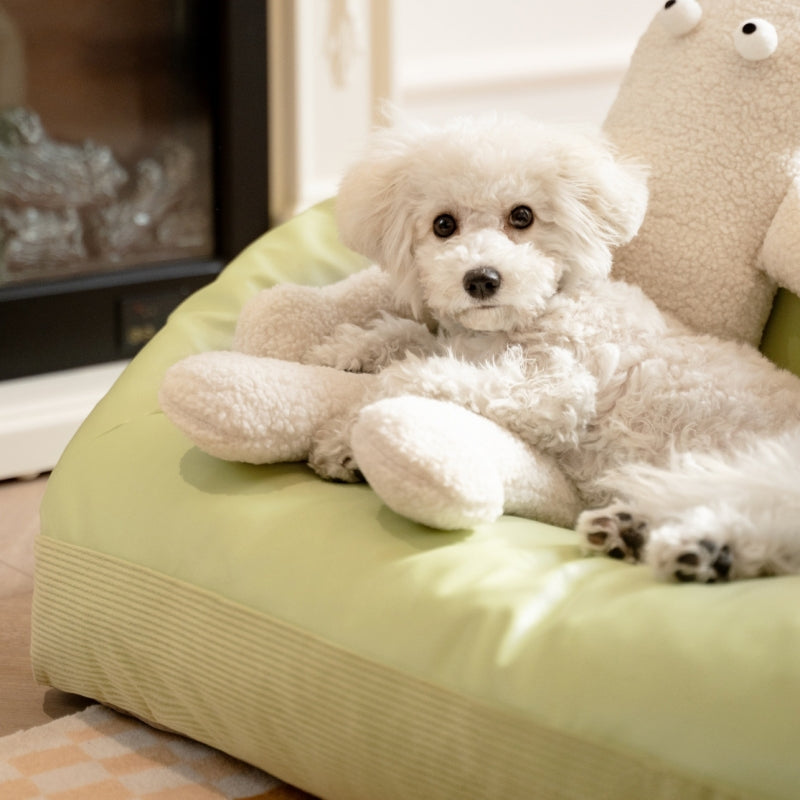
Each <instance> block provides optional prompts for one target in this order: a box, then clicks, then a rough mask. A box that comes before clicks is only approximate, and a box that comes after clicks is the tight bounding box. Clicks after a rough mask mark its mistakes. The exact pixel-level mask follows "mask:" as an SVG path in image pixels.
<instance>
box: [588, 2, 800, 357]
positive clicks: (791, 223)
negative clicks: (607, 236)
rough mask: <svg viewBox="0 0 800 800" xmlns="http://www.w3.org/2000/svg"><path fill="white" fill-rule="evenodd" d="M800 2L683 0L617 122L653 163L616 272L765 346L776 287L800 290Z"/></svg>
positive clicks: (651, 41)
mask: <svg viewBox="0 0 800 800" xmlns="http://www.w3.org/2000/svg"><path fill="white" fill-rule="evenodd" d="M798 79H800V4H798V3H797V2H796V0H791V1H788V0H700V2H698V0H669V1H668V2H665V3H664V6H663V8H662V10H661V11H660V12H659V13H658V14H657V15H656V17H655V19H654V20H653V22H652V24H651V25H650V27H649V28H648V30H647V31H646V33H645V34H644V35H643V36H642V38H641V40H640V42H639V44H638V46H637V49H636V51H635V53H634V55H633V58H632V60H631V65H630V68H629V70H628V72H627V74H626V76H625V78H624V80H623V82H622V86H621V88H620V90H619V94H618V96H617V99H616V101H615V103H614V104H613V106H612V108H611V110H610V112H609V114H608V117H607V119H606V122H605V126H604V128H605V132H606V134H607V135H608V136H609V137H610V138H611V140H612V141H614V142H615V143H616V144H617V146H618V147H619V149H620V150H621V151H622V152H623V153H625V154H626V155H629V156H632V157H635V158H638V159H640V160H641V161H643V162H644V163H645V164H648V165H649V166H650V170H651V177H650V206H649V209H648V212H647V216H646V217H645V220H644V223H643V224H642V227H641V229H640V231H639V233H638V235H637V236H636V238H635V239H633V241H631V242H630V243H629V244H628V245H626V246H624V247H622V248H620V250H619V251H618V252H617V253H616V254H615V261H614V275H615V277H617V278H620V279H622V280H626V281H629V282H630V283H635V284H637V285H639V286H641V287H642V288H643V289H644V290H645V292H646V293H647V294H648V295H650V297H651V298H652V299H653V300H655V301H656V303H657V304H658V305H659V307H660V308H661V309H662V310H666V311H670V312H671V313H673V314H674V315H675V316H677V317H678V318H679V319H681V320H682V321H683V322H685V323H686V324H687V325H689V326H691V327H692V328H694V329H695V330H697V331H701V332H704V333H712V334H715V335H717V336H721V337H723V338H728V339H739V340H742V341H747V342H750V343H751V344H753V345H758V343H759V341H760V339H761V333H762V330H763V328H764V324H765V322H766V320H767V317H768V315H769V312H770V309H771V307H772V300H773V296H774V294H775V290H776V287H778V286H781V287H785V288H787V289H789V290H791V291H792V292H794V293H796V294H800V92H798V91H797V81H798Z"/></svg>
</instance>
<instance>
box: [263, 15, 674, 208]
mask: <svg viewBox="0 0 800 800" xmlns="http://www.w3.org/2000/svg"><path fill="white" fill-rule="evenodd" d="M662 2H663V0H602V1H601V0H559V1H558V2H553V0H459V2H453V0H324V1H323V0H271V2H270V13H271V15H272V19H271V23H272V24H271V42H270V44H271V48H272V49H271V58H272V61H271V66H272V71H271V75H272V89H271V91H272V99H271V108H272V122H273V124H277V129H276V130H275V131H274V135H273V148H272V165H273V166H272V170H273V171H272V177H273V179H276V178H277V180H275V182H274V183H273V196H272V207H273V212H274V216H275V221H280V220H282V219H285V218H287V217H289V216H291V215H292V214H294V213H295V212H296V211H298V210H300V209H301V208H303V207H305V206H307V205H309V204H310V203H312V202H316V201H317V200H320V199H322V198H324V197H327V196H330V195H331V194H333V193H334V192H335V190H336V186H337V184H338V180H339V177H340V175H341V172H342V170H343V169H344V168H345V167H346V166H347V164H348V163H350V161H351V160H352V159H353V158H354V157H355V155H356V154H357V153H358V151H359V149H360V148H361V146H362V144H363V141H364V138H365V137H366V135H367V133H368V131H369V128H370V126H371V125H372V124H373V123H374V122H376V121H377V120H378V117H379V115H378V114H377V112H376V109H377V107H378V105H379V104H380V101H381V99H384V98H385V99H388V100H390V101H391V102H393V103H394V104H395V105H397V106H399V107H400V108H401V109H403V110H405V111H407V112H408V113H410V114H412V115H414V116H417V117H420V118H422V119H426V120H430V121H438V120H442V119H444V118H447V117H450V116H452V115H454V114H462V113H475V112H480V111H485V110H500V111H504V110H515V111H523V112H525V113H528V114H530V115H532V116H536V117H538V118H540V119H543V120H547V121H579V122H589V123H596V124H598V125H599V124H600V123H601V122H602V121H603V119H604V117H605V114H606V111H607V109H608V107H609V105H610V104H611V102H612V101H613V99H614V97H615V94H616V89H617V86H618V85H619V82H620V80H621V78H622V76H623V74H624V72H625V69H626V67H627V64H628V60H629V58H630V55H631V53H632V52H633V49H634V47H635V45H636V42H637V40H638V38H639V36H640V35H641V34H642V33H643V32H644V30H645V28H646V27H647V25H648V24H649V22H650V20H651V18H652V17H653V15H654V14H655V13H656V11H657V10H658V9H659V8H660V6H661V3H662ZM343 65H344V68H343Z"/></svg>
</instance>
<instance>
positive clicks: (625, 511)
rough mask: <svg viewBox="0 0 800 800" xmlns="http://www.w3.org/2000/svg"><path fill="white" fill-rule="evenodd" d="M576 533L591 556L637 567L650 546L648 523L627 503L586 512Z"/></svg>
mask: <svg viewBox="0 0 800 800" xmlns="http://www.w3.org/2000/svg"><path fill="white" fill-rule="evenodd" d="M575 530H576V531H577V532H578V534H579V535H580V537H581V539H582V541H583V546H584V548H585V549H586V551H587V552H589V553H595V554H599V555H606V556H609V558H615V559H617V560H618V561H627V562H628V563H630V564H637V563H638V562H639V561H641V560H642V557H643V551H644V547H645V545H646V544H647V534H648V529H647V522H646V520H644V519H642V517H640V516H638V515H637V514H636V513H635V512H634V511H633V510H632V509H631V508H630V507H629V506H627V505H625V504H624V503H612V504H611V505H610V506H606V507H605V508H594V509H590V510H589V511H584V512H583V513H582V514H581V515H580V516H579V517H578V523H577V525H576V526H575Z"/></svg>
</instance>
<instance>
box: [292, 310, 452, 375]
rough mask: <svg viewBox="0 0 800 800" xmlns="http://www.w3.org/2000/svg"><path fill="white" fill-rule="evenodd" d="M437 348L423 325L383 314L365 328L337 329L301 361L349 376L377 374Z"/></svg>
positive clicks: (348, 325)
mask: <svg viewBox="0 0 800 800" xmlns="http://www.w3.org/2000/svg"><path fill="white" fill-rule="evenodd" d="M436 348H437V341H436V337H435V336H434V335H433V334H432V333H431V332H430V331H429V330H428V328H427V327H426V326H425V325H423V324H422V323H420V322H415V321H414V320H411V319H404V318H402V317H393V316H391V315H389V314H384V315H382V316H380V317H378V318H377V319H375V320H373V321H372V322H371V323H369V324H368V325H366V326H364V327H360V326H358V325H352V324H350V323H343V324H342V325H339V326H338V327H337V328H336V329H335V330H334V332H333V335H332V336H330V337H329V338H328V339H326V340H325V341H323V342H322V343H320V344H318V345H316V346H315V347H312V348H311V349H310V350H309V351H308V352H307V353H306V354H305V355H304V356H303V358H302V361H303V362H304V363H306V364H317V365H319V366H324V367H334V368H335V369H342V370H347V371H348V372H378V371H379V370H381V369H383V368H384V367H385V366H387V365H388V364H390V363H392V362H393V361H396V360H398V359H402V358H404V357H405V356H407V355H408V354H410V353H413V354H416V355H427V354H430V353H433V352H435V351H436Z"/></svg>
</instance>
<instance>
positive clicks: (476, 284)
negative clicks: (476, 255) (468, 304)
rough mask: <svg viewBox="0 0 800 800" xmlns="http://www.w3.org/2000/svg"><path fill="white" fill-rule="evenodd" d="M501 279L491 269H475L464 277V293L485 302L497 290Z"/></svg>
mask: <svg viewBox="0 0 800 800" xmlns="http://www.w3.org/2000/svg"><path fill="white" fill-rule="evenodd" d="M502 281H503V279H502V278H501V277H500V273H499V272H498V271H497V270H496V269H493V268H492V267H476V268H475V269H471V270H470V271H469V272H467V273H466V274H465V275H464V281H463V283H464V291H465V292H466V293H467V294H468V295H469V296H470V297H474V298H475V299H476V300H486V299H487V298H488V297H491V296H492V295H493V294H494V293H495V292H496V291H497V290H498V289H499V288H500V284H501V283H502Z"/></svg>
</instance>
